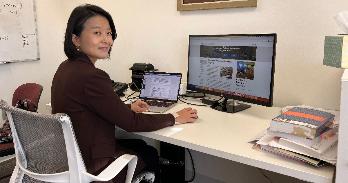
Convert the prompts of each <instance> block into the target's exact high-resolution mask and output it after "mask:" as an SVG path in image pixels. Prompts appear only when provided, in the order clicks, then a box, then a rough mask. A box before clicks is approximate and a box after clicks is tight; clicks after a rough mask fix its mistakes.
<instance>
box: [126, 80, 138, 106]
mask: <svg viewBox="0 0 348 183" xmlns="http://www.w3.org/2000/svg"><path fill="white" fill-rule="evenodd" d="M132 85H134V86H135V87H136V88H137V90H139V88H138V86H137V85H136V84H135V83H134V82H132V83H129V84H128V87H129V88H130V86H132ZM139 91H140V90H139ZM135 93H136V91H134V92H133V93H131V94H129V95H128V96H127V97H126V100H124V101H122V102H127V101H128V100H131V99H135V98H137V97H138V96H135V97H132V98H130V97H131V96H132V95H134V94H135Z"/></svg>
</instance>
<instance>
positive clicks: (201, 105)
mask: <svg viewBox="0 0 348 183" xmlns="http://www.w3.org/2000/svg"><path fill="white" fill-rule="evenodd" d="M181 98H182V99H185V100H187V99H186V98H184V97H183V96H181ZM181 98H180V97H179V98H178V99H179V101H181V102H184V103H185V104H189V105H194V106H208V105H205V104H194V103H190V102H186V101H184V100H182V99H181Z"/></svg>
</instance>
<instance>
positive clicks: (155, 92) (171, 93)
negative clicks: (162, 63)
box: [139, 72, 182, 113]
mask: <svg viewBox="0 0 348 183" xmlns="http://www.w3.org/2000/svg"><path fill="white" fill-rule="evenodd" d="M181 77H182V75H181V73H163V72H148V73H145V74H144V79H143V87H142V88H141V90H140V96H139V98H140V99H142V100H144V101H145V102H146V103H148V104H149V105H150V107H149V112H156V113H163V112H165V111H167V110H169V109H170V108H172V107H174V105H175V104H176V103H177V101H178V96H179V89H180V83H181Z"/></svg>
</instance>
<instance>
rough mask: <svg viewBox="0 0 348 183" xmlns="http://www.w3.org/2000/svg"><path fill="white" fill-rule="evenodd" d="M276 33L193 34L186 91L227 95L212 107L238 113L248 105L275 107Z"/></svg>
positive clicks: (190, 43)
mask: <svg viewBox="0 0 348 183" xmlns="http://www.w3.org/2000/svg"><path fill="white" fill-rule="evenodd" d="M276 38H277V35H276V34H274V33H272V34H229V35H190V36H189V56H188V74H187V90H189V91H190V90H191V91H197V92H202V93H207V94H212V95H218V96H222V97H224V100H223V102H217V103H214V105H212V107H213V108H216V109H218V110H222V111H227V112H238V111H240V110H244V109H246V108H248V107H250V106H249V105H245V104H240V105H238V104H237V105H236V102H235V101H233V102H232V104H231V103H230V102H228V101H227V99H235V100H239V101H243V102H247V103H254V104H259V105H264V106H272V103H273V78H274V77H273V75H274V61H275V55H276V54H275V51H276V40H277V39H276Z"/></svg>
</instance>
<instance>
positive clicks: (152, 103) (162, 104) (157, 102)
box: [145, 100, 173, 107]
mask: <svg viewBox="0 0 348 183" xmlns="http://www.w3.org/2000/svg"><path fill="white" fill-rule="evenodd" d="M145 102H146V103H147V104H149V105H150V106H158V107H168V106H170V105H172V104H173V102H166V101H161V100H146V101H145Z"/></svg>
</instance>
